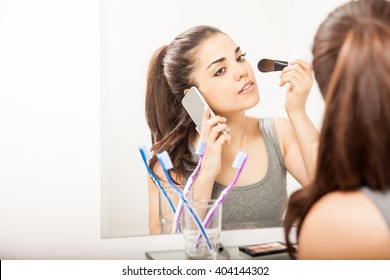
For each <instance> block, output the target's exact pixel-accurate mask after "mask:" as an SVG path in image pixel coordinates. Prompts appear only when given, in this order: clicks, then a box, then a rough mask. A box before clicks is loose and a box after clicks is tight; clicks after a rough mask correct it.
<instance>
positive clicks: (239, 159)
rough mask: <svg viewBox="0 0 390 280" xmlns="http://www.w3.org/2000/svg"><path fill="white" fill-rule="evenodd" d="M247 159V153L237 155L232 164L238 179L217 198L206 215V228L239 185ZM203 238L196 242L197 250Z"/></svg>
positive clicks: (204, 223) (200, 235)
mask: <svg viewBox="0 0 390 280" xmlns="http://www.w3.org/2000/svg"><path fill="white" fill-rule="evenodd" d="M247 159H248V155H247V154H246V153H244V152H241V151H239V152H238V153H237V155H236V158H235V159H234V162H233V164H232V167H233V168H235V169H238V171H237V174H236V177H235V178H234V179H233V181H232V182H231V183H230V185H229V186H227V187H226V188H225V189H224V190H223V191H222V192H221V194H220V195H219V197H218V198H217V201H216V202H215V203H214V205H213V207H212V208H211V209H210V210H209V212H208V213H207V215H206V217H205V218H204V221H203V226H204V227H205V228H207V226H208V225H209V223H210V221H211V219H212V218H213V216H214V214H215V212H216V211H217V209H218V207H219V206H220V205H221V204H222V203H223V202H224V201H225V199H226V197H227V195H228V194H229V192H230V191H231V190H232V189H233V187H234V185H235V184H236V183H237V180H238V178H239V177H240V175H241V171H242V169H243V168H244V165H245V162H246V160H247ZM201 237H202V234H201V233H199V235H198V238H197V241H196V245H195V248H198V246H199V242H200V238H201Z"/></svg>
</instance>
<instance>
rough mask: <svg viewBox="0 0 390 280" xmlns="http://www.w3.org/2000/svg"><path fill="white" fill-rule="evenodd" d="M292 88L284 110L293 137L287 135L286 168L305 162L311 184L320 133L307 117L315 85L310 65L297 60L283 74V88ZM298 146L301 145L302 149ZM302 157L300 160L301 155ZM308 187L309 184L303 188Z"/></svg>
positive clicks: (288, 93) (288, 92)
mask: <svg viewBox="0 0 390 280" xmlns="http://www.w3.org/2000/svg"><path fill="white" fill-rule="evenodd" d="M286 83H289V84H290V87H289V88H288V90H287V94H286V104H285V108H286V111H287V114H288V117H289V119H290V122H291V125H292V127H293V131H294V133H289V134H285V135H286V137H285V139H284V144H285V145H284V146H285V147H286V158H285V163H286V167H287V168H288V167H291V169H296V168H294V167H295V166H297V164H299V163H298V162H297V161H298V160H301V159H302V160H303V163H304V167H305V169H306V172H307V176H308V179H309V181H311V180H312V179H313V177H314V175H315V168H316V160H317V147H318V141H319V133H318V131H317V129H316V128H315V126H314V125H313V123H312V122H311V120H310V119H309V117H308V116H307V114H306V110H305V106H306V101H307V98H308V96H309V93H310V89H311V87H312V85H313V78H312V68H311V65H310V64H308V63H306V62H304V61H302V60H296V61H294V62H292V63H291V65H290V66H288V67H286V68H284V69H283V71H282V76H281V81H280V86H284V85H285V84H286ZM296 144H298V147H299V149H298V148H297V146H296ZM299 152H300V153H301V157H299V156H298V153H299ZM290 173H292V172H290ZM302 185H303V186H305V185H306V184H302Z"/></svg>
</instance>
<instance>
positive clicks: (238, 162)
mask: <svg viewBox="0 0 390 280" xmlns="http://www.w3.org/2000/svg"><path fill="white" fill-rule="evenodd" d="M247 158H248V154H246V153H244V152H241V151H238V153H237V155H236V158H235V159H234V162H233V164H232V167H233V168H235V169H240V168H241V167H242V166H243V164H244V163H245V161H246V159H247Z"/></svg>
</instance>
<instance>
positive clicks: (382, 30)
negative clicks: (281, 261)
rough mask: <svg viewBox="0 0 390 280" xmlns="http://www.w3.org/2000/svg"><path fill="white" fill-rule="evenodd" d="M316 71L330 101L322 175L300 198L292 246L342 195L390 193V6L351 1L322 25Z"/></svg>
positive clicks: (376, 0) (292, 215)
mask: <svg viewBox="0 0 390 280" xmlns="http://www.w3.org/2000/svg"><path fill="white" fill-rule="evenodd" d="M313 69H314V74H315V78H316V81H317V83H318V86H319V88H320V91H321V93H322V94H323V96H324V98H325V104H326V110H325V115H324V120H323V124H322V129H321V134H320V143H319V150H318V158H317V161H318V162H317V168H316V175H315V177H314V180H313V182H312V184H311V186H309V187H307V188H305V189H302V190H300V191H297V192H295V193H293V194H292V195H291V196H290V199H289V205H288V209H287V213H286V218H285V222H284V225H285V229H286V240H287V243H288V244H289V239H288V237H289V232H290V230H291V227H292V226H293V224H294V223H295V222H296V221H297V222H298V234H299V231H300V228H301V225H302V223H303V220H304V218H305V216H306V214H307V213H308V211H309V209H310V208H311V207H312V206H313V205H314V203H315V202H316V201H318V200H319V199H320V198H321V197H323V196H324V195H326V194H327V193H329V192H332V191H337V190H357V189H359V188H360V187H361V186H363V185H366V186H368V187H369V188H371V189H374V190H385V189H390V160H389V159H390V148H389V147H390V79H389V73H390V2H388V1H385V0H360V1H351V2H348V3H347V4H345V5H343V6H341V7H339V8H337V9H336V10H334V11H333V12H332V13H330V14H329V16H328V17H327V18H326V19H325V21H324V22H323V23H322V24H321V25H320V27H319V29H318V31H317V34H316V36H315V39H314V44H313Z"/></svg>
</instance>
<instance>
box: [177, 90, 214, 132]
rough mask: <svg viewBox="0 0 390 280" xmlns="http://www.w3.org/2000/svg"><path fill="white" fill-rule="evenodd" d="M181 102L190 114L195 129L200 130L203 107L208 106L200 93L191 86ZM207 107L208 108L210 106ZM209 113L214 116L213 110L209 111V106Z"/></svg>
mask: <svg viewBox="0 0 390 280" xmlns="http://www.w3.org/2000/svg"><path fill="white" fill-rule="evenodd" d="M181 103H182V104H183V106H184V108H185V109H186V111H187V113H188V115H190V117H191V119H192V121H193V122H194V123H195V125H196V129H197V130H198V131H200V127H201V125H202V118H203V112H204V108H205V106H206V105H207V106H208V104H207V102H206V100H205V99H204V98H203V96H202V94H201V93H200V92H199V90H198V89H197V88H196V87H191V88H190V89H189V91H188V92H187V94H186V95H184V98H183V99H182V101H181ZM208 107H209V108H210V106H208ZM210 113H211V116H212V117H215V114H214V113H213V111H211V108H210Z"/></svg>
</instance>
